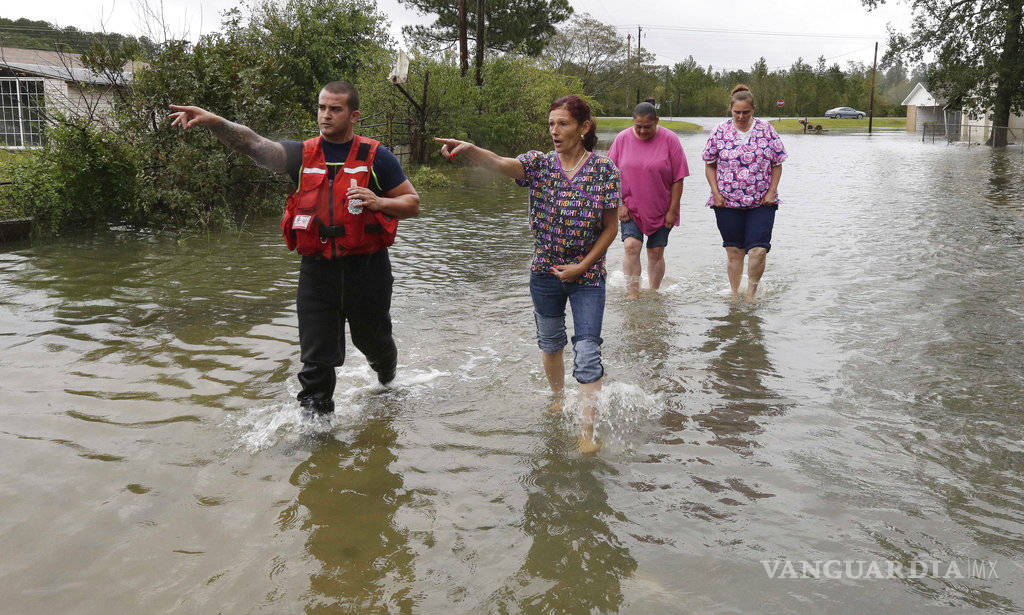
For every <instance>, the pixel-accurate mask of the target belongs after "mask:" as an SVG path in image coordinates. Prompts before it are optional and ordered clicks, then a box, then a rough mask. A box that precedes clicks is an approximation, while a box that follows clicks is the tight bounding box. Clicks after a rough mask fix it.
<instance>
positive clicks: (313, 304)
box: [297, 250, 398, 412]
mask: <svg viewBox="0 0 1024 615" xmlns="http://www.w3.org/2000/svg"><path fill="white" fill-rule="evenodd" d="M393 283H394V278H393V277H392V276H391V259H390V258H388V251H387V250H381V251H380V252H375V253H373V254H356V255H352V256H343V257H340V258H336V259H331V260H327V259H322V258H317V257H312V256H303V257H302V264H301V266H300V267H299V291H298V314H299V348H300V350H301V359H302V369H301V370H300V371H299V384H300V385H301V386H302V390H301V391H300V392H299V394H298V396H297V397H298V400H299V403H300V404H302V405H303V406H305V407H310V408H313V409H315V410H317V411H319V412H330V411H332V410H333V408H334V402H333V401H332V398H333V397H334V385H335V382H336V376H335V373H334V368H335V367H337V366H339V365H342V364H343V363H344V362H345V321H348V326H349V334H350V335H351V336H352V343H353V344H355V346H356V348H358V349H359V351H360V352H362V353H363V354H364V355H366V360H367V361H368V362H369V364H370V367H372V368H373V370H374V371H376V372H377V373H378V374H381V373H387V372H388V371H393V370H394V369H395V364H396V362H397V360H398V349H397V348H396V347H395V340H394V338H393V337H392V336H391V288H392V285H393Z"/></svg>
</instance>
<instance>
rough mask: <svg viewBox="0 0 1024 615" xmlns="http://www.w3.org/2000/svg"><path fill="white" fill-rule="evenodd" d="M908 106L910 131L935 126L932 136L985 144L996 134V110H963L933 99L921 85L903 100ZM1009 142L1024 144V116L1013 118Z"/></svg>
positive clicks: (942, 99) (938, 99) (916, 86)
mask: <svg viewBox="0 0 1024 615" xmlns="http://www.w3.org/2000/svg"><path fill="white" fill-rule="evenodd" d="M903 104H904V105H906V106H907V131H908V132H921V131H922V130H923V129H924V124H925V123H926V122H927V123H934V124H938V125H941V126H936V127H935V128H934V129H933V128H929V129H928V134H935V135H947V136H949V138H950V139H952V140H959V141H969V142H971V143H985V142H987V141H988V140H989V137H990V136H991V134H992V111H991V109H990V110H988V111H986V112H980V111H977V110H972V109H961V108H959V107H956V106H955V105H950V104H947V102H946V100H945V99H944V98H938V97H935V96H933V95H932V94H931V93H929V92H928V90H927V89H926V88H925V87H924V85H923V84H921V83H918V84H917V85H915V86H914V89H912V90H911V91H910V94H909V95H908V96H907V97H906V98H905V99H903ZM1009 128H1010V131H1009V135H1008V137H1009V139H1008V140H1009V141H1010V142H1011V143H1013V142H1015V143H1022V142H1024V116H1022V115H1011V116H1010V126H1009Z"/></svg>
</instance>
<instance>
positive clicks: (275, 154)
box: [168, 105, 288, 173]
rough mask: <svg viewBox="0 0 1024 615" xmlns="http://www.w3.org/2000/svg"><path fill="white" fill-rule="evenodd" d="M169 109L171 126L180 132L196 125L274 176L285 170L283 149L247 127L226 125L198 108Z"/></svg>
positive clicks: (221, 120) (175, 107)
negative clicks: (171, 111) (208, 130)
mask: <svg viewBox="0 0 1024 615" xmlns="http://www.w3.org/2000/svg"><path fill="white" fill-rule="evenodd" d="M171 109H173V110H174V113H171V114H170V115H169V116H168V117H171V118H174V119H173V120H172V121H171V126H180V127H181V128H183V129H184V130H188V129H189V128H192V127H193V126H195V125H197V124H198V125H199V126H206V127H207V128H209V129H210V132H212V133H213V134H214V136H216V137H217V139H218V140H219V141H220V142H221V143H223V144H224V145H226V146H228V147H229V148H231V149H233V150H234V151H236V152H238V153H239V154H245V155H246V156H248V157H249V158H252V159H253V160H254V161H256V164H258V165H260V166H261V167H263V168H265V169H270V170H271V171H273V172H275V173H286V172H287V171H288V169H287V165H286V164H285V162H286V159H287V156H286V155H285V150H284V146H283V145H281V144H280V143H278V142H276V141H271V140H270V139H267V138H266V137H261V136H260V135H258V134H256V133H255V132H253V130H252V129H251V128H248V127H246V126H242V125H241V124H236V123H234V122H229V121H228V120H226V119H224V118H222V117H221V116H219V115H217V114H215V113H210V112H209V111H207V110H205V109H202V108H200V107H186V106H180V105H171Z"/></svg>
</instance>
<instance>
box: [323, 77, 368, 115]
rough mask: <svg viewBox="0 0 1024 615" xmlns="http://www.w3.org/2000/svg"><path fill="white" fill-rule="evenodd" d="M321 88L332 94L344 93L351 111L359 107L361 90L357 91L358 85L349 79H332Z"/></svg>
mask: <svg viewBox="0 0 1024 615" xmlns="http://www.w3.org/2000/svg"><path fill="white" fill-rule="evenodd" d="M321 89H322V90H323V91H325V92H330V93H331V94H344V95H345V104H346V105H347V106H348V110H349V111H355V110H357V109H359V92H358V91H356V86H354V85H352V84H351V83H349V82H347V81H330V82H328V83H327V84H325V85H324V87H323V88H321Z"/></svg>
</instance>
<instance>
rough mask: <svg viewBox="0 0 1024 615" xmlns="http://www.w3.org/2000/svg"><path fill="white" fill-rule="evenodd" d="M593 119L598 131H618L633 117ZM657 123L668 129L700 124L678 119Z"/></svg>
mask: <svg viewBox="0 0 1024 615" xmlns="http://www.w3.org/2000/svg"><path fill="white" fill-rule="evenodd" d="M595 119H596V120H597V130H598V131H600V132H612V131H615V132H618V131H620V130H625V129H627V128H629V127H630V126H632V125H633V118H631V117H599V118H595ZM658 125H659V126H664V127H665V128H668V129H669V130H681V131H695V130H700V126H699V125H697V124H694V123H691V122H680V121H679V120H660V121H659V122H658Z"/></svg>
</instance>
